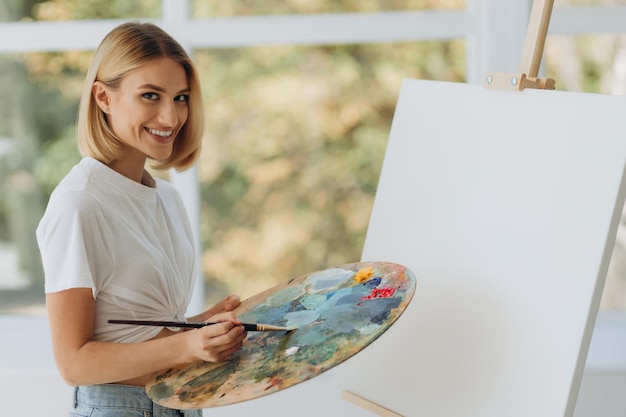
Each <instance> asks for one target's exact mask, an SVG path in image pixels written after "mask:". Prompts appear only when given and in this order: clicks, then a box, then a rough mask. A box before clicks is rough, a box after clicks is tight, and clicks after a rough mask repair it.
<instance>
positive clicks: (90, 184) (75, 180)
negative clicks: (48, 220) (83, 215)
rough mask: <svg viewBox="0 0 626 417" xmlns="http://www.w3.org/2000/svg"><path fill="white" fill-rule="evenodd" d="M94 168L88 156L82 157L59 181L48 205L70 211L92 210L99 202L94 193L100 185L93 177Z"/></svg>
mask: <svg viewBox="0 0 626 417" xmlns="http://www.w3.org/2000/svg"><path fill="white" fill-rule="evenodd" d="M91 174H92V170H91V167H90V161H89V159H88V158H84V159H82V160H81V161H80V162H79V163H78V164H76V165H74V167H73V168H72V169H71V170H70V171H69V172H68V173H67V175H65V177H64V178H63V179H62V180H61V181H60V182H59V184H58V185H57V186H56V188H55V189H54V191H53V192H52V194H51V195H50V201H49V202H48V206H49V207H50V206H53V207H58V208H61V209H63V210H67V209H71V208H74V210H70V211H83V210H92V209H93V208H95V207H96V206H97V205H98V204H97V199H96V198H94V193H97V192H98V186H97V184H95V183H94V181H93V178H92V175H91Z"/></svg>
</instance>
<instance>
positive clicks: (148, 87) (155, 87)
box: [139, 84, 191, 95]
mask: <svg viewBox="0 0 626 417" xmlns="http://www.w3.org/2000/svg"><path fill="white" fill-rule="evenodd" d="M139 88H140V89H146V90H155V91H158V92H159V93H165V89H164V88H162V87H159V86H158V85H154V84H143V85H140V86H139ZM190 91H191V89H190V88H189V87H185V88H183V89H182V90H180V91H179V92H178V93H176V94H177V95H178V94H183V93H188V92H190Z"/></svg>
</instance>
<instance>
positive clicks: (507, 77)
mask: <svg viewBox="0 0 626 417" xmlns="http://www.w3.org/2000/svg"><path fill="white" fill-rule="evenodd" d="M553 5H554V0H535V1H534V2H533V6H532V10H531V15H530V19H529V24H528V29H527V32H526V40H525V44H524V51H523V55H522V63H521V68H520V72H519V73H487V74H486V75H485V78H484V80H483V86H484V87H485V88H487V89H494V90H508V91H522V90H524V89H526V88H533V89H543V90H554V89H555V80H553V79H551V78H541V77H539V76H538V73H539V68H540V64H541V58H542V55H543V50H544V45H545V40H546V35H547V33H548V26H549V22H550V17H551V14H552V9H553ZM341 396H342V398H343V399H345V400H347V401H349V402H352V403H353V404H355V405H357V406H359V407H362V408H364V409H366V410H368V411H371V412H372V413H374V414H376V415H378V416H380V417H403V416H402V415H400V414H398V413H395V412H393V411H391V410H389V409H388V408H385V407H383V406H381V405H379V404H376V403H375V402H373V401H370V400H368V399H366V398H363V397H361V396H358V395H356V394H354V393H352V392H350V391H348V390H344V391H342V394H341Z"/></svg>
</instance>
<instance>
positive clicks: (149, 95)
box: [142, 93, 159, 100]
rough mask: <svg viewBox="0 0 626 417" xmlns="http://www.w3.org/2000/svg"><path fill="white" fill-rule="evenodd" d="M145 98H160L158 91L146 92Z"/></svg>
mask: <svg viewBox="0 0 626 417" xmlns="http://www.w3.org/2000/svg"><path fill="white" fill-rule="evenodd" d="M142 96H143V98H147V99H148V100H158V99H159V95H158V94H157V93H144V94H143V95H142Z"/></svg>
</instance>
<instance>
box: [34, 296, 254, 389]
mask: <svg viewBox="0 0 626 417" xmlns="http://www.w3.org/2000/svg"><path fill="white" fill-rule="evenodd" d="M46 304H47V308H48V320H49V322H50V331H51V336H52V346H53V350H54V357H55V360H56V363H57V367H58V369H59V372H60V374H61V376H62V377H63V379H64V380H65V381H66V382H67V383H68V384H70V385H73V386H76V385H92V384H105V383H111V382H119V381H125V380H130V379H133V378H137V377H141V376H145V375H148V374H151V373H154V372H157V371H159V370H161V369H165V368H168V367H171V366H175V365H179V364H183V363H189V362H193V361H195V360H199V359H201V360H205V361H209V362H218V361H221V360H223V359H225V358H226V357H228V356H229V355H231V354H232V353H234V352H235V351H236V350H237V349H239V348H240V347H241V345H242V342H243V339H244V338H245V332H244V329H243V326H238V324H240V322H239V320H238V319H237V318H236V317H235V315H234V314H232V313H223V314H219V315H218V316H215V317H213V318H212V320H214V321H223V323H220V324H216V325H213V326H206V327H203V328H201V329H194V330H191V331H187V332H180V333H177V334H174V335H172V336H169V337H163V338H156V339H153V340H149V341H146V342H137V343H112V342H97V341H93V340H91V338H92V336H93V322H94V305H95V302H94V299H93V297H92V293H91V289H89V288H73V289H69V290H65V291H60V292H55V293H50V294H47V296H46Z"/></svg>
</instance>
